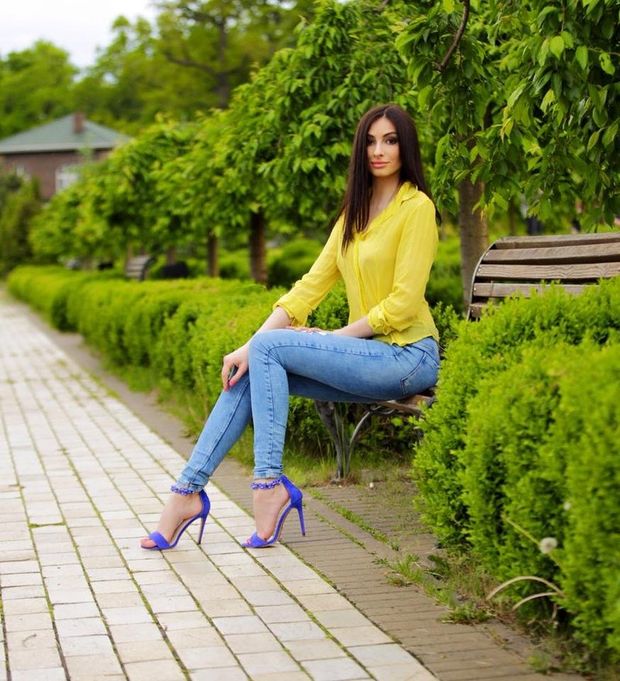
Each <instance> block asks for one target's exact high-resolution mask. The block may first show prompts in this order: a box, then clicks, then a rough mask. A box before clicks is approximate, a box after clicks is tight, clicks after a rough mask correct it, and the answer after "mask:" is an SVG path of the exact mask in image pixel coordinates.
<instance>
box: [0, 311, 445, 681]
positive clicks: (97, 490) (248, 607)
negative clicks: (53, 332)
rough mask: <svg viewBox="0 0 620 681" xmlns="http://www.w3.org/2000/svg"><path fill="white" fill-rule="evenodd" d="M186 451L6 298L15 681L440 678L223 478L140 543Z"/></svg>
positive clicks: (9, 664)
mask: <svg viewBox="0 0 620 681" xmlns="http://www.w3.org/2000/svg"><path fill="white" fill-rule="evenodd" d="M181 465H182V457H181V456H180V455H179V454H178V453H177V452H176V451H175V450H174V449H173V448H172V447H170V446H169V445H168V444H167V443H166V442H164V441H163V440H162V439H161V437H159V436H158V435H157V434H156V433H155V432H153V431H152V430H151V429H150V428H149V427H147V426H146V425H145V424H144V423H143V422H142V421H141V420H140V419H138V418H137V417H136V416H135V415H134V414H133V413H132V412H131V411H130V410H129V409H128V408H127V407H126V406H125V405H124V404H122V403H121V402H120V401H119V400H118V399H116V398H115V397H112V396H111V395H110V394H109V393H108V392H107V391H106V390H105V389H103V388H102V387H101V386H100V385H99V384H98V383H97V382H96V381H94V380H93V379H92V378H91V377H90V376H89V375H88V374H87V373H85V372H84V371H83V370H82V369H80V368H79V366H78V365H77V364H75V363H74V362H73V360H72V359H71V358H70V357H69V356H67V355H66V354H65V353H64V352H63V351H62V350H61V349H60V348H59V347H58V346H57V345H55V344H54V343H53V342H52V341H51V340H50V339H49V337H48V336H47V335H46V334H44V333H42V332H41V331H40V330H39V329H38V328H37V326H36V325H34V324H33V323H32V322H31V321H30V320H29V319H28V318H27V317H26V316H25V315H24V314H23V313H22V312H21V310H20V307H19V306H17V305H14V304H12V303H10V302H8V301H6V299H0V502H1V506H2V516H1V517H2V524H1V525H0V542H1V543H2V548H3V551H2V553H1V554H0V598H1V606H2V611H1V612H2V629H1V631H0V636H1V641H0V644H1V645H0V650H1V651H2V653H1V654H2V656H3V660H2V661H0V681H3V680H4V679H9V678H10V679H11V680H12V681H21V680H28V681H31V680H38V679H46V681H47V680H50V681H54V680H55V679H71V680H73V681H78V680H81V679H85V680H86V679H87V680H88V681H94V680H96V679H107V680H115V679H130V680H132V681H140V680H142V679H153V678H154V679H157V680H158V681H165V680H166V679H171V680H174V681H176V680H177V679H211V680H212V679H216V680H218V681H219V680H222V681H225V680H226V679H231V680H233V679H247V678H250V679H256V680H257V681H263V680H264V681H275V680H276V679H286V680H287V681H295V679H315V680H317V681H321V680H325V681H338V680H339V679H343V680H347V679H348V680H352V681H356V680H357V679H390V680H393V681H398V680H399V679H403V680H404V679H407V680H410V681H427V680H430V679H434V678H436V677H435V676H434V675H433V674H432V673H431V672H430V671H429V670H428V669H426V668H425V667H424V666H423V665H422V664H421V663H420V662H419V661H418V660H417V659H416V658H415V657H414V656H413V655H412V654H411V653H410V652H408V651H407V650H405V649H404V648H403V647H402V646H401V645H399V644H397V643H395V642H394V641H393V640H392V638H391V637H389V636H388V635H386V634H385V633H384V632H383V631H382V630H381V629H379V628H378V627H377V626H376V625H375V624H374V623H373V622H372V621H370V620H369V619H368V618H367V617H366V616H364V615H363V614H362V613H360V612H359V610H358V609H357V608H356V607H355V606H354V605H352V604H351V602H350V601H348V600H347V599H346V598H343V597H342V596H340V595H339V594H338V593H337V592H336V590H335V589H334V588H333V587H332V586H331V585H330V584H329V583H328V582H326V581H325V580H324V579H323V577H321V576H320V575H319V574H318V573H317V572H315V571H314V570H313V569H312V568H311V567H309V566H308V565H306V564H305V563H304V562H303V561H302V560H300V558H299V557H297V556H296V555H294V554H293V553H292V552H291V551H289V550H288V549H287V548H286V547H285V546H283V545H278V546H276V547H274V548H272V549H270V550H268V551H262V552H261V551H254V552H251V551H245V550H244V549H242V548H241V547H240V545H239V541H240V540H241V539H243V538H245V537H246V536H248V534H249V533H251V531H252V519H251V517H250V516H248V514H247V513H246V512H245V511H244V510H242V509H241V508H240V507H239V506H238V505H237V504H236V503H235V502H233V501H231V500H230V498H229V497H227V496H226V495H225V494H224V493H223V492H222V491H221V490H220V489H218V488H217V487H216V486H215V485H210V486H209V496H210V497H211V500H212V514H211V515H210V516H209V519H208V521H207V525H206V528H205V535H204V537H203V543H202V545H201V546H197V545H196V543H195V541H194V539H193V538H194V537H195V536H196V534H197V528H192V530H191V531H190V533H189V534H190V535H191V537H192V538H190V537H188V536H187V535H188V533H186V535H185V536H184V537H183V539H182V540H181V542H180V544H179V546H178V547H177V549H176V550H174V551H169V552H164V553H160V552H149V551H144V550H142V549H140V548H139V546H138V538H139V537H140V536H142V535H143V534H144V533H145V531H146V526H149V525H152V523H153V521H155V520H156V518H157V516H158V514H159V511H160V509H161V506H162V503H163V501H164V499H165V497H166V496H167V489H168V486H169V484H170V480H171V478H173V477H174V475H175V473H176V472H177V471H178V470H179V468H180V466H181Z"/></svg>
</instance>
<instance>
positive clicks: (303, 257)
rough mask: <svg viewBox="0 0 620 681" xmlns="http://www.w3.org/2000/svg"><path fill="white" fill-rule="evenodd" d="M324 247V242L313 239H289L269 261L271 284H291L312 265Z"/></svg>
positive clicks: (287, 285)
mask: <svg viewBox="0 0 620 681" xmlns="http://www.w3.org/2000/svg"><path fill="white" fill-rule="evenodd" d="M322 249H323V244H321V242H320V241H314V240H312V239H294V240H293V241H289V242H288V243H287V244H285V245H284V246H283V247H282V249H281V250H280V253H279V255H278V256H277V257H275V258H273V259H272V260H270V262H269V273H268V281H269V286H284V287H286V288H288V287H289V286H291V285H292V284H293V283H294V282H295V281H297V279H300V278H301V277H302V276H303V275H304V274H305V273H306V272H307V271H308V270H309V269H310V268H311V267H312V264H313V263H314V261H315V260H316V259H317V257H318V255H319V253H320V252H321V250H322Z"/></svg>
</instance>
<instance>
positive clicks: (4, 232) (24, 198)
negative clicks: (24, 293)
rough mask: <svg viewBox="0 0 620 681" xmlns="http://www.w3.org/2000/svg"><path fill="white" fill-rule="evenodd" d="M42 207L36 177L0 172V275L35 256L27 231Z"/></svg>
mask: <svg viewBox="0 0 620 681" xmlns="http://www.w3.org/2000/svg"><path fill="white" fill-rule="evenodd" d="M40 208H41V202H40V200H39V198H38V191H37V187H36V184H35V182H34V181H31V180H30V181H24V180H23V179H21V178H19V177H18V176H16V175H3V174H0V275H5V274H6V273H7V272H9V271H10V270H11V269H13V268H14V267H16V266H17V265H19V264H21V263H23V262H27V261H29V260H32V250H31V248H30V244H29V242H28V233H29V231H30V223H31V221H32V219H33V217H34V216H35V215H36V214H37V213H38V212H39V210H40Z"/></svg>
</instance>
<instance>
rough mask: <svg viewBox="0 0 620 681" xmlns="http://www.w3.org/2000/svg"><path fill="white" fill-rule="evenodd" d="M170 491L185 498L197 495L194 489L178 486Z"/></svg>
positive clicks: (173, 486) (174, 486)
mask: <svg viewBox="0 0 620 681" xmlns="http://www.w3.org/2000/svg"><path fill="white" fill-rule="evenodd" d="M170 491H171V492H174V493H175V494H181V495H182V496H184V497H188V496H189V495H190V494H195V492H194V490H193V489H187V487H179V486H178V485H176V484H175V485H172V486H171V487H170Z"/></svg>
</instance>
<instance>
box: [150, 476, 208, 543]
mask: <svg viewBox="0 0 620 681" xmlns="http://www.w3.org/2000/svg"><path fill="white" fill-rule="evenodd" d="M198 496H199V497H200V501H201V502H202V509H201V511H200V513H197V514H196V515H195V516H193V517H192V518H188V519H187V520H185V521H184V522H183V523H182V524H181V525H179V527H177V529H176V531H175V533H174V535H173V536H172V539H173V540H174V541H171V542H169V541H168V540H167V539H166V537H164V535H163V534H160V533H159V532H151V533H150V534H149V539H150V540H151V541H153V542H155V546H143V547H142V548H143V549H146V550H147V551H167V550H168V549H173V548H174V547H175V546H176V545H177V544H178V543H179V539H181V536H182V535H183V533H184V532H185V530H186V529H187V528H188V527H189V526H190V525H191V524H192V523H193V522H194V521H195V520H198V518H200V519H201V523H200V532H199V533H198V543H199V544H200V542H201V541H202V533H203V532H204V529H205V523H206V522H207V516H208V515H209V511H210V510H211V502H210V501H209V497H208V496H207V493H206V492H205V491H204V490H203V489H202V490H200V492H199V493H198Z"/></svg>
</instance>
